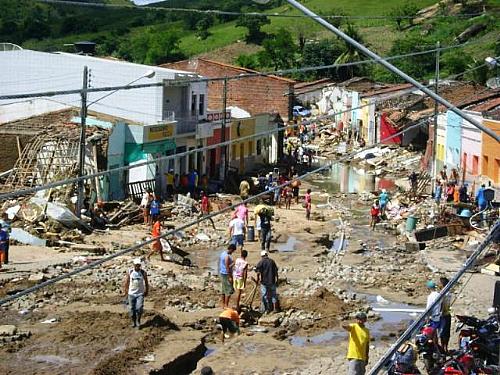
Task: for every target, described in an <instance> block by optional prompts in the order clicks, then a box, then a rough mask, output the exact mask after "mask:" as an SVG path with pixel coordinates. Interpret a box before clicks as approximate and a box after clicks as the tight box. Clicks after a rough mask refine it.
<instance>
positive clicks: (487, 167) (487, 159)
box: [481, 119, 500, 184]
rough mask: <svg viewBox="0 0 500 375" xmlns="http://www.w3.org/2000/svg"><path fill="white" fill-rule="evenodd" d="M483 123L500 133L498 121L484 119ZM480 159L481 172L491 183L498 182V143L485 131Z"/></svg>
mask: <svg viewBox="0 0 500 375" xmlns="http://www.w3.org/2000/svg"><path fill="white" fill-rule="evenodd" d="M483 124H484V126H486V127H488V128H489V129H491V130H493V131H494V132H495V133H496V134H498V135H500V121H495V120H488V119H484V120H483ZM481 159H482V160H481V174H482V175H483V176H484V177H488V178H489V179H490V180H491V182H492V183H493V184H498V183H500V144H499V143H498V142H497V141H495V140H494V139H493V138H491V137H490V136H489V135H487V134H485V133H483V147H482V150H481Z"/></svg>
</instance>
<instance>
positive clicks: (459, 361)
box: [438, 349, 499, 375]
mask: <svg viewBox="0 0 500 375" xmlns="http://www.w3.org/2000/svg"><path fill="white" fill-rule="evenodd" d="M450 355H451V358H450V359H448V360H447V361H446V362H445V363H444V365H443V367H442V368H441V370H440V371H439V372H438V375H479V374H485V375H486V374H489V375H498V374H499V368H498V366H493V365H488V366H486V365H484V364H482V363H481V361H478V359H477V358H475V357H474V354H473V353H471V350H470V349H469V350H457V351H454V352H451V353H450Z"/></svg>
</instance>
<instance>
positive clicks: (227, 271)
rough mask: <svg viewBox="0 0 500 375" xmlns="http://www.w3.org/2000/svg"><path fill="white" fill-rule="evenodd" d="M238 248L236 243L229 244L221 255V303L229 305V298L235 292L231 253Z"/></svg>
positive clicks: (224, 305) (224, 306)
mask: <svg viewBox="0 0 500 375" xmlns="http://www.w3.org/2000/svg"><path fill="white" fill-rule="evenodd" d="M235 250H236V245H235V244H233V243H232V244H229V246H228V247H227V250H224V251H223V252H222V253H221V254H220V256H219V276H220V282H221V305H222V307H223V308H224V309H225V308H228V307H229V300H230V299H231V295H232V294H233V293H234V289H233V265H234V262H233V258H232V257H231V254H232V253H234V251H235Z"/></svg>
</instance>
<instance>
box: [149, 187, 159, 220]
mask: <svg viewBox="0 0 500 375" xmlns="http://www.w3.org/2000/svg"><path fill="white" fill-rule="evenodd" d="M152 197H153V199H152V200H151V203H150V206H149V215H150V217H151V219H152V222H154V219H155V218H157V217H158V216H160V211H161V209H160V201H159V200H158V198H157V197H156V195H154V194H153V195H152Z"/></svg>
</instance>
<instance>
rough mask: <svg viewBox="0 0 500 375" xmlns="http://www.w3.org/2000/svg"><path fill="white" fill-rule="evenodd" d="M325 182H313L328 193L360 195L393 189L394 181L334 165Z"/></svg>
mask: <svg viewBox="0 0 500 375" xmlns="http://www.w3.org/2000/svg"><path fill="white" fill-rule="evenodd" d="M328 177H329V179H327V180H315V181H314V183H315V184H317V185H319V186H320V187H322V188H324V189H326V191H327V192H329V193H339V192H340V193H361V192H364V191H368V192H369V191H375V190H380V189H382V188H384V189H388V190H389V189H393V188H395V183H394V180H392V179H390V178H385V177H384V178H380V177H376V176H375V175H374V174H373V173H372V171H370V170H364V169H361V168H357V167H354V166H352V165H349V164H343V163H334V164H332V169H331V171H330V173H329V174H328Z"/></svg>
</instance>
